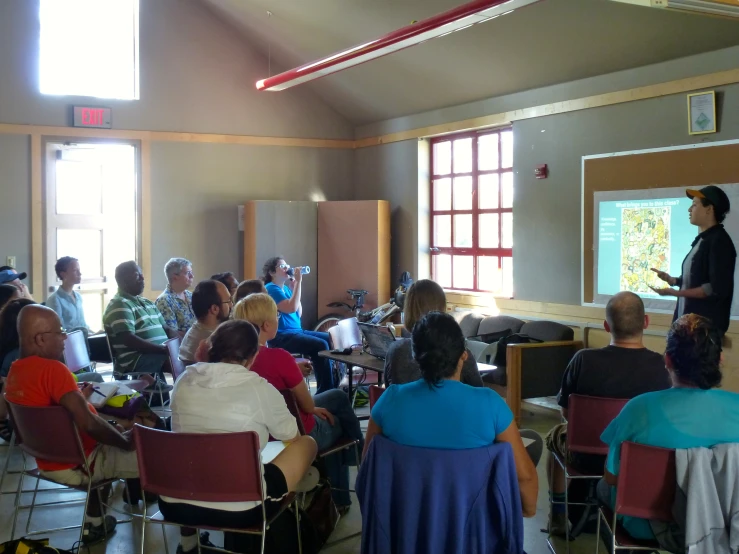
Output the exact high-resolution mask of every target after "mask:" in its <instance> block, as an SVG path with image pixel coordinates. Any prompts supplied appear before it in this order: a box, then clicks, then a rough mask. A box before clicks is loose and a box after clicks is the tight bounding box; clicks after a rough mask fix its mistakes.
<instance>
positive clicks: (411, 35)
mask: <svg viewBox="0 0 739 554" xmlns="http://www.w3.org/2000/svg"><path fill="white" fill-rule="evenodd" d="M540 1H541V0H473V1H472V2H468V3H467V4H463V5H462V6H458V7H456V8H454V9H452V10H449V11H447V12H444V13H441V14H438V15H435V16H433V17H430V18H428V19H425V20H423V21H419V22H417V23H413V24H412V25H408V26H407V27H403V28H402V29H398V30H397V31H393V32H392V33H389V34H387V35H385V36H383V37H380V38H378V39H376V40H371V41H369V42H365V43H363V44H361V45H359V46H353V47H352V48H347V49H346V50H342V51H341V52H337V53H335V54H332V55H330V56H327V57H325V58H321V59H320V60H317V61H314V62H310V63H307V64H304V65H302V66H300V67H296V68H295V69H291V70H290V71H285V72H284V73H280V74H279V75H275V76H274V77H268V78H266V79H260V80H259V81H257V85H256V86H257V89H258V90H270V91H277V90H285V89H288V88H290V87H294V86H295V85H299V84H301V83H306V82H308V81H312V80H314V79H318V78H320V77H324V76H326V75H330V74H331V73H336V72H337V71H341V70H343V69H347V68H349V67H354V66H355V65H359V64H362V63H364V62H368V61H370V60H374V59H376V58H380V57H382V56H386V55H388V54H391V53H393V52H397V51H398V50H402V49H404V48H408V47H409V46H414V45H416V44H421V43H422V42H426V41H427V40H430V39H432V38H439V37H442V36H445V35H448V34H450V33H454V32H457V31H461V30H463V29H466V28H468V27H471V26H472V25H476V24H478V23H483V22H485V21H491V20H492V19H495V18H496V17H499V16H501V15H505V14H508V13H511V12H512V11H514V10H516V9H518V8H522V7H524V6H528V5H530V4H535V3H536V2H540Z"/></svg>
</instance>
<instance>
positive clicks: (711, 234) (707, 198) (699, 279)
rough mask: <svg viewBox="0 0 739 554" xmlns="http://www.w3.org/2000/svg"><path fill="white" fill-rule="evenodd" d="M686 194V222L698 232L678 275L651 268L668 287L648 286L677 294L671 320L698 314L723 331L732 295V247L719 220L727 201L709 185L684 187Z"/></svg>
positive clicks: (733, 256) (723, 214) (662, 293)
mask: <svg viewBox="0 0 739 554" xmlns="http://www.w3.org/2000/svg"><path fill="white" fill-rule="evenodd" d="M686 194H687V195H688V197H689V198H692V199H693V204H692V205H691V206H690V209H689V210H688V214H690V223H692V224H693V225H695V226H696V227H698V229H699V231H700V233H699V234H698V236H697V237H696V238H695V240H694V241H693V244H692V248H691V250H690V252H688V255H687V256H686V257H685V260H683V267H682V275H681V276H680V277H672V276H671V275H669V274H668V273H666V272H665V271H661V270H659V269H655V268H652V271H654V272H655V273H656V274H657V276H658V277H659V278H660V279H662V280H663V281H665V282H666V283H667V284H668V285H670V287H669V288H660V289H658V288H654V287H651V288H652V290H654V292H656V293H657V294H659V295H660V296H676V297H677V307H676V308H675V317H674V319H677V318H679V317H681V316H683V315H684V314H690V313H693V314H698V315H702V316H704V317H707V318H708V319H710V320H711V321H712V322H713V323H714V325H716V327H718V328H719V329H721V332H722V333H726V331H727V329H728V328H729V316H730V315H731V301H732V298H733V296H734V266H735V264H736V250H735V248H734V243H733V242H732V240H731V237H730V236H729V234H728V233H727V232H726V230H725V229H724V226H723V225H722V222H723V221H724V218H725V217H726V214H727V213H729V209H730V208H731V204H730V203H729V198H728V197H727V196H726V193H725V192H724V191H723V190H721V189H720V188H718V187H716V186H713V185H710V186H707V187H703V188H702V189H700V190H691V189H688V190H687V191H686ZM672 287H679V288H678V289H674V288H672Z"/></svg>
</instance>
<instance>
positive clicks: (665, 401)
mask: <svg viewBox="0 0 739 554" xmlns="http://www.w3.org/2000/svg"><path fill="white" fill-rule="evenodd" d="M721 335H722V333H721V331H720V329H719V328H718V327H717V326H716V325H714V324H713V323H712V322H711V320H709V319H707V318H705V317H703V316H699V315H696V314H688V315H684V316H682V317H681V318H679V319H678V320H677V321H675V323H673V324H672V327H671V328H670V331H669V333H668V334H667V349H666V351H665V365H666V366H667V371H668V372H669V374H670V379H671V380H672V388H671V389H667V390H663V391H658V392H650V393H647V394H642V395H641V396H637V397H636V398H634V399H632V400H630V401H629V402H628V404H626V406H624V408H623V410H621V413H620V414H619V415H618V416H617V417H616V419H614V420H613V421H612V422H611V424H610V425H609V426H608V427H607V428H606V430H605V431H604V432H603V435H602V436H601V440H602V441H603V442H604V443H606V444H607V445H609V447H610V449H609V451H608V460H607V462H606V473H605V477H604V481H601V482H600V483H599V488H598V496H599V497H600V498H601V501H603V502H606V501H608V500H609V499H610V500H612V499H615V490H616V489H615V486H616V484H617V475H618V472H619V468H620V465H621V444H622V443H623V442H625V441H630V442H636V443H640V444H647V445H649V446H658V447H661V448H697V447H706V448H710V447H712V446H715V445H716V444H721V443H734V442H739V394H736V393H733V392H729V391H722V390H717V389H716V387H718V386H719V385H720V384H721V369H720V365H721V358H722V356H721ZM607 485H611V487H608V486H607ZM609 497H611V498H609ZM623 525H624V527H625V528H626V530H627V531H628V532H629V533H630V534H631V535H632V536H633V537H634V538H637V539H653V538H654V534H653V533H652V529H651V527H650V525H649V522H648V521H646V520H644V519H638V518H623Z"/></svg>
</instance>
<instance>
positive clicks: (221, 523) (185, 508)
mask: <svg viewBox="0 0 739 554" xmlns="http://www.w3.org/2000/svg"><path fill="white" fill-rule="evenodd" d="M264 482H265V483H266V484H267V490H266V491H265V494H266V495H267V496H269V497H271V498H281V497H283V496H285V495H286V494H287V493H288V490H287V481H286V480H285V476H284V475H283V473H282V470H281V469H280V468H279V467H277V466H276V465H274V464H266V465H265V466H264ZM281 505H282V500H267V501H266V503H265V506H264V508H265V510H266V512H267V519H269V518H271V517H272V516H273V515H274V514H276V513H277V512H278V511H279V509H280V506H281ZM159 509H160V510H161V512H162V515H164V517H165V518H167V519H168V520H169V521H172V522H174V523H179V524H180V525H187V526H191V527H198V526H203V525H205V526H208V527H225V528H230V529H243V528H246V527H253V526H255V525H261V523H262V507H261V506H256V507H254V508H252V509H250V510H244V511H239V512H232V511H228V510H218V509H215V508H205V507H203V506H195V505H193V504H187V503H185V502H167V501H166V500H163V499H162V498H160V499H159Z"/></svg>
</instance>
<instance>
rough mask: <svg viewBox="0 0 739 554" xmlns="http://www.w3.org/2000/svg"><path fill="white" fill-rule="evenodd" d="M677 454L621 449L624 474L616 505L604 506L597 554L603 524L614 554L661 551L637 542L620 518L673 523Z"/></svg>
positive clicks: (637, 447)
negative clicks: (620, 523) (627, 551)
mask: <svg viewBox="0 0 739 554" xmlns="http://www.w3.org/2000/svg"><path fill="white" fill-rule="evenodd" d="M675 482H676V469H675V451H674V450H669V449H666V448H657V447H655V446H647V445H644V444H636V443H634V442H625V443H623V444H622V445H621V470H620V471H619V473H618V484H617V486H616V505H615V508H614V509H613V510H611V508H610V506H608V507H606V506H601V507H600V510H599V517H598V530H597V532H598V535H597V541H598V542H597V544H596V546H595V554H598V549H599V547H600V526H601V520H602V521H603V522H604V523H605V525H606V527H607V528H608V530H609V531H610V532H611V548H612V550H611V551H612V552H616V550H659V549H660V547H659V544H658V543H657V541H645V540H641V539H635V538H633V537H631V535H629V534H628V532H627V531H626V530H625V529H624V528H623V525H619V523H618V516H631V517H639V518H642V519H648V520H656V521H667V522H670V521H674V518H673V516H672V503H673V501H674V500H675V488H676V485H675Z"/></svg>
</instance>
